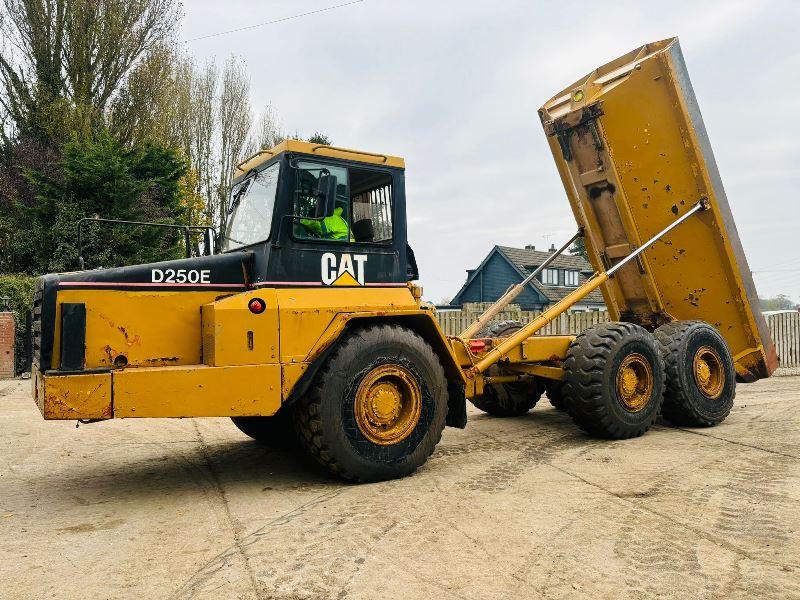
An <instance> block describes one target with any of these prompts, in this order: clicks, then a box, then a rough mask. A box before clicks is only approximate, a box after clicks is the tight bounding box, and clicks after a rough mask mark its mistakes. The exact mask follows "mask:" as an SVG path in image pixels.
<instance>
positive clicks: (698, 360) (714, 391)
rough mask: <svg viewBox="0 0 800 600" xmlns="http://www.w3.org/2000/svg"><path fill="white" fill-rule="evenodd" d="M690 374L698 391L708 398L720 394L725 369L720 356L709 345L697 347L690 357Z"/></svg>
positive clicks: (715, 397) (713, 398)
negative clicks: (692, 356) (691, 357)
mask: <svg viewBox="0 0 800 600" xmlns="http://www.w3.org/2000/svg"><path fill="white" fill-rule="evenodd" d="M692 374H693V375H694V380H695V382H696V383H697V387H698V389H699V390H700V393H701V394H703V395H704V396H705V397H706V398H708V399H710V400H716V399H717V398H719V397H720V396H721V395H722V390H723V388H724V387H725V369H724V368H723V366H722V358H721V357H720V355H719V353H718V352H717V351H716V350H715V349H714V348H712V347H711V346H702V347H700V348H698V349H697V352H695V354H694V358H693V359H692Z"/></svg>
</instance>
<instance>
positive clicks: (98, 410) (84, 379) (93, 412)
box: [32, 369, 112, 420]
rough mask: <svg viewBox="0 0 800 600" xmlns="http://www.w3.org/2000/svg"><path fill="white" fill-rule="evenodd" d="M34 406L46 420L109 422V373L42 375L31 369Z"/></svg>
mask: <svg viewBox="0 0 800 600" xmlns="http://www.w3.org/2000/svg"><path fill="white" fill-rule="evenodd" d="M32 376H33V388H34V398H35V399H36V405H37V406H38V407H39V411H40V412H41V413H42V416H43V417H44V418H45V419H48V420H51V419H52V420H58V419H66V420H73V419H110V418H111V417H112V410H111V373H86V374H82V375H69V376H61V375H45V374H44V373H42V372H41V371H39V370H38V369H34V371H33V373H32Z"/></svg>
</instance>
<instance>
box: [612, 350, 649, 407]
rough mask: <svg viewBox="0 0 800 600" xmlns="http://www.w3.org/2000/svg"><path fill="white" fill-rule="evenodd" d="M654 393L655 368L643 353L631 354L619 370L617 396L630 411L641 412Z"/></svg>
mask: <svg viewBox="0 0 800 600" xmlns="http://www.w3.org/2000/svg"><path fill="white" fill-rule="evenodd" d="M652 395H653V368H652V367H651V366H650V361H648V360H647V359H646V358H645V357H644V356H642V355H641V354H637V353H634V354H629V355H628V356H626V357H625V359H624V360H623V361H622V363H621V364H620V365H619V370H618V371H617V397H618V398H619V401H620V404H622V406H623V408H624V409H625V410H627V411H628V412H639V411H640V410H642V409H643V408H644V407H645V406H646V405H647V403H648V402H649V401H650V396H652Z"/></svg>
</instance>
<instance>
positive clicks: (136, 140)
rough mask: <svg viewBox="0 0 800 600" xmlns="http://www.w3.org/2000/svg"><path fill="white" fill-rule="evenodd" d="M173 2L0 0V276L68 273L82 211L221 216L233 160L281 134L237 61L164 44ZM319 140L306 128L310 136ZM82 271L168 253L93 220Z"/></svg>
mask: <svg viewBox="0 0 800 600" xmlns="http://www.w3.org/2000/svg"><path fill="white" fill-rule="evenodd" d="M180 17H181V15H180V5H179V4H178V2H177V1H176V0H0V273H2V272H7V273H8V272H17V273H27V274H39V273H43V272H48V271H61V270H69V269H73V268H75V266H76V263H75V259H76V256H77V250H76V248H75V224H76V222H77V221H78V219H80V218H82V217H93V216H97V217H102V218H115V219H126V220H139V221H157V222H161V223H175V224H190V225H213V226H214V227H216V228H217V230H218V231H219V232H220V233H224V232H225V228H226V226H227V214H228V201H229V200H228V198H229V187H230V183H231V179H232V177H233V173H234V170H235V166H236V164H237V163H238V162H239V161H241V160H242V159H243V158H244V157H246V156H248V155H249V154H252V153H254V152H256V151H257V150H258V149H260V148H264V147H271V146H273V145H275V144H276V143H278V142H280V141H281V140H282V139H284V138H285V137H286V134H285V133H284V128H283V126H282V125H281V124H280V121H279V119H278V117H277V113H276V110H275V109H274V108H273V107H272V106H271V105H267V106H266V107H265V108H264V109H263V110H262V111H261V112H260V114H259V115H258V116H257V117H254V114H253V112H254V111H253V108H252V105H251V100H250V81H249V77H248V74H247V70H246V67H245V65H244V63H243V62H242V61H241V60H240V59H238V58H236V57H233V56H232V57H230V58H228V59H227V60H226V61H225V62H224V63H223V64H222V65H221V66H220V65H218V64H217V63H216V62H214V61H209V62H205V63H198V62H197V61H196V60H194V59H193V58H192V57H190V56H187V55H186V54H185V53H184V52H182V51H180V50H178V40H177V37H176V34H177V26H178V24H179V22H180ZM311 141H314V142H317V143H330V140H329V139H328V138H327V137H326V136H325V135H324V134H321V133H319V132H317V133H315V134H314V135H313V136H312V137H311ZM86 244H87V267H89V268H91V267H95V266H113V265H117V264H123V263H128V264H130V263H133V262H146V261H155V260H163V259H167V258H172V257H177V256H180V255H182V253H183V252H184V248H183V245H182V244H183V241H182V237H181V236H180V235H177V234H174V233H164V232H163V231H162V230H155V229H145V228H140V229H137V230H135V231H134V230H131V229H122V228H114V229H113V230H105V229H103V230H101V229H99V228H93V229H91V230H90V231H88V233H87V240H86Z"/></svg>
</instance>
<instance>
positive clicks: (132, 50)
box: [0, 0, 178, 136]
mask: <svg viewBox="0 0 800 600" xmlns="http://www.w3.org/2000/svg"><path fill="white" fill-rule="evenodd" d="M0 9H2V20H1V23H0V24H1V26H2V34H3V40H4V41H5V44H4V45H3V47H2V48H0V106H2V109H3V111H4V113H5V114H6V117H5V118H7V119H9V120H10V121H11V122H12V123H13V124H14V126H15V127H16V129H17V130H18V131H23V130H29V131H27V132H29V133H34V134H38V135H46V136H52V135H53V134H54V132H55V133H59V129H60V130H61V131H60V132H61V133H63V131H66V130H69V129H76V128H79V127H81V126H84V127H85V126H86V125H87V124H92V123H94V122H96V121H98V120H100V119H103V118H104V117H105V116H106V115H105V111H106V109H107V107H108V105H109V103H110V101H111V100H112V99H113V98H114V97H115V96H116V95H117V94H118V93H119V92H120V90H121V89H123V88H124V86H125V84H126V80H127V78H128V76H129V75H130V73H131V71H132V70H133V69H134V68H135V67H136V66H137V65H138V64H139V62H140V61H142V60H143V59H145V57H146V56H147V54H148V53H149V52H150V51H152V50H154V49H157V48H159V47H162V45H163V44H164V43H165V42H166V41H167V40H168V39H169V38H170V37H171V35H172V33H173V28H174V26H175V23H176V22H177V12H178V9H177V4H176V2H175V0H2V5H0ZM67 109H71V113H70V114H69V115H65V112H67ZM67 116H68V117H70V118H72V119H73V122H65V121H64V119H65V117H67ZM65 125H68V127H65Z"/></svg>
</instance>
